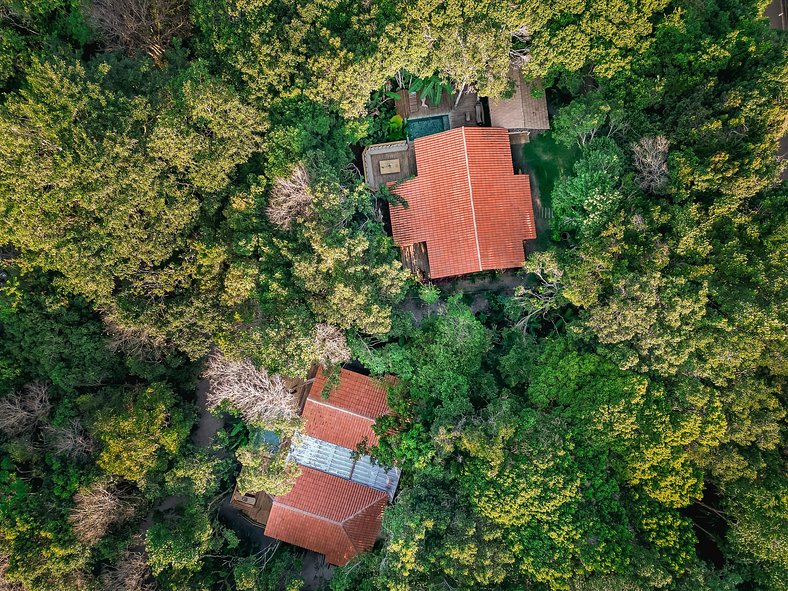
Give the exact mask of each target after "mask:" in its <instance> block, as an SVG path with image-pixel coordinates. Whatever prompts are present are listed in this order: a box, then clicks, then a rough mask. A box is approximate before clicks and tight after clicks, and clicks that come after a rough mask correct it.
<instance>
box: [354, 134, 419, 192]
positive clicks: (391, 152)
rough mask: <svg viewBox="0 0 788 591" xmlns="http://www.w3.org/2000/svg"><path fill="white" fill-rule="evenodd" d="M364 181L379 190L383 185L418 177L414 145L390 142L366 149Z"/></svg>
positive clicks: (403, 142) (364, 155) (404, 142)
mask: <svg viewBox="0 0 788 591" xmlns="http://www.w3.org/2000/svg"><path fill="white" fill-rule="evenodd" d="M362 159H363V161H364V180H366V182H367V185H368V186H369V187H370V188H371V189H373V190H375V191H376V190H377V189H378V188H379V187H380V186H381V185H385V184H386V183H392V182H397V181H403V180H405V179H409V178H411V177H413V176H416V153H415V152H414V150H413V144H411V143H409V142H406V141H404V140H403V141H401V142H389V143H386V144H375V145H374V146H367V147H366V148H364V154H363V157H362Z"/></svg>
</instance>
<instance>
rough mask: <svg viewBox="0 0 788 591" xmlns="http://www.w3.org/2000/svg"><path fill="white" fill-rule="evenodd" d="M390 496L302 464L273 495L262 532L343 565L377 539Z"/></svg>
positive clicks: (329, 561)
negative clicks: (287, 487) (290, 483)
mask: <svg viewBox="0 0 788 591" xmlns="http://www.w3.org/2000/svg"><path fill="white" fill-rule="evenodd" d="M388 500H389V498H388V495H387V494H386V493H385V492H383V491H379V490H375V489H374V488H370V487H368V486H364V485H361V484H357V483H355V482H351V481H349V480H345V479H344V478H339V477H337V476H332V475H330V474H326V473H325V472H320V471H319V470H313V469H312V468H306V467H304V466H302V467H301V476H299V477H298V479H297V480H296V484H295V486H294V487H293V489H292V490H291V491H290V492H289V493H287V494H286V495H283V496H281V497H276V498H275V499H274V504H273V507H272V509H271V514H270V516H269V517H268V523H267V524H266V527H265V534H266V535H267V536H270V537H272V538H276V539H277V540H282V541H283V542H287V543H288V544H293V545H295V546H300V547H301V548H307V549H308V550H313V551H314V552H319V553H321V554H325V556H326V561H327V562H328V563H329V564H336V565H338V566H343V565H345V564H347V562H348V561H349V560H350V559H351V558H353V557H354V556H356V555H357V554H360V553H361V552H365V551H367V550H369V549H370V548H372V546H373V545H374V544H375V540H376V539H377V536H378V533H379V532H380V526H381V522H382V519H383V511H384V510H385V508H386V505H387V503H388Z"/></svg>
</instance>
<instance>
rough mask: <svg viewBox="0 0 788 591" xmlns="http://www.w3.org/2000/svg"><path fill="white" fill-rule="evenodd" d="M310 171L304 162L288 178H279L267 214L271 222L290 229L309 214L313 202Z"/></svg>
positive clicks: (272, 190)
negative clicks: (297, 220)
mask: <svg viewBox="0 0 788 591" xmlns="http://www.w3.org/2000/svg"><path fill="white" fill-rule="evenodd" d="M310 182H311V181H310V178H309V172H308V171H307V170H306V167H304V165H303V164H298V165H296V167H295V168H294V169H293V172H292V174H291V175H290V176H289V177H286V178H278V179H276V181H274V186H273V187H272V188H271V201H270V203H269V204H268V208H267V209H266V215H267V216H268V219H269V220H270V221H271V223H273V224H276V225H277V226H279V227H280V228H283V229H285V230H288V229H289V228H290V226H291V225H292V223H293V222H294V221H295V220H296V219H298V218H299V217H306V216H307V215H308V214H309V207H310V205H311V204H312V191H311V190H310V187H309V185H310Z"/></svg>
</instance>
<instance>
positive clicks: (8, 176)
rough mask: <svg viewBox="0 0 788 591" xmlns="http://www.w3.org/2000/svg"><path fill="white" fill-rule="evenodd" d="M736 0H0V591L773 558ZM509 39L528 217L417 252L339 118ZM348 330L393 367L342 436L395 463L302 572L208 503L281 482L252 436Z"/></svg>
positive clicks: (346, 122)
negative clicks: (506, 264)
mask: <svg viewBox="0 0 788 591" xmlns="http://www.w3.org/2000/svg"><path fill="white" fill-rule="evenodd" d="M767 4H768V3H767V2H766V0H757V1H756V0H608V1H604V2H600V1H597V0H560V1H558V2H555V1H548V0H532V1H528V2H526V1H511V0H363V1H358V0H233V1H230V0H123V1H121V0H86V1H82V0H79V1H78V0H0V590H2V591H5V590H8V591H83V590H94V589H99V590H106V591H152V590H153V589H162V590H170V591H180V590H187V589H188V590H199V591H214V590H216V591H219V590H226V591H269V590H271V591H272V590H275V589H286V590H288V591H296V590H297V589H301V588H319V585H322V586H323V588H326V589H331V590H333V591H344V590H348V591H350V590H357V589H362V590H365V591H377V590H380V591H384V590H385V591H389V590H390V591H408V590H414V591H416V590H436V591H437V590H438V589H442V590H447V591H454V590H460V589H462V590H471V589H499V590H511V591H515V590H524V589H533V590H536V591H542V590H544V591H563V590H572V591H602V590H605V591H649V590H665V591H696V590H708V591H781V590H788V456H787V455H786V453H787V452H786V450H787V449H788V439H787V437H788V432H786V413H787V412H788V398H787V397H786V381H785V380H786V371H787V370H788V368H787V367H786V354H787V353H788V351H787V350H786V325H787V324H788V318H787V314H788V312H787V310H788V306H786V291H787V290H788V282H787V281H786V277H788V275H786V266H787V264H788V219H787V218H788V203H787V201H788V188H787V187H786V184H785V181H784V180H781V173H783V170H784V165H785V161H784V160H782V159H781V158H780V157H778V150H779V142H780V139H781V138H783V137H784V136H785V135H786V133H787V132H788V108H786V97H785V89H786V88H787V87H788V86H787V84H788V52H786V34H785V32H784V31H783V30H779V29H773V28H770V26H769V21H768V19H767V18H766V17H764V16H763V15H764V10H765V9H766V6H767ZM512 68H516V69H519V70H520V71H521V72H522V75H523V76H524V79H525V80H526V81H537V80H538V81H540V84H541V86H540V88H543V92H544V94H545V96H546V98H547V103H548V105H549V113H550V131H548V132H546V133H545V134H542V135H536V134H533V136H532V137H531V142H532V147H533V149H532V150H531V149H529V150H531V151H526V152H525V154H526V155H528V154H536V153H537V150H536V147H535V146H547V148H545V149H547V150H549V156H548V158H554V159H555V161H551V162H547V163H538V162H535V161H531V162H529V161H528V157H526V165H527V166H530V167H531V168H530V169H529V170H530V172H532V173H534V174H532V183H533V182H534V179H536V178H537V177H538V175H539V174H540V171H539V170H537V168H538V167H539V166H541V165H542V164H544V165H545V166H547V168H546V170H550V171H554V172H553V173H552V176H551V177H550V178H549V183H547V184H545V183H542V186H541V191H542V195H541V198H542V199H543V201H544V204H545V205H546V206H549V209H550V212H551V215H550V218H549V229H548V230H546V231H545V232H544V234H543V235H540V236H539V237H538V241H536V243H535V245H534V246H533V248H530V247H529V250H528V255H527V258H526V260H525V263H524V265H523V268H522V269H519V270H515V271H507V272H490V273H485V274H480V275H478V276H473V277H471V278H463V280H462V281H457V282H453V281H436V282H434V283H429V282H424V281H422V282H420V281H419V280H418V278H417V277H415V276H414V275H413V274H412V273H410V272H409V271H408V270H407V269H406V268H405V267H404V266H403V265H402V263H401V262H400V255H399V252H398V251H397V249H396V247H395V246H394V242H393V240H392V238H391V236H390V224H389V218H388V206H389V203H390V202H391V201H392V199H393V198H394V197H393V196H392V194H391V192H390V191H389V190H387V189H385V188H384V189H383V190H380V191H373V190H372V189H370V188H369V187H368V186H367V185H366V184H365V182H364V179H363V178H362V175H361V173H360V167H361V158H360V154H361V151H362V149H363V147H364V146H367V145H370V144H374V143H380V142H385V141H389V140H391V139H392V137H391V135H392V129H395V128H396V129H395V131H396V132H397V133H400V134H402V135H401V136H400V137H405V136H404V132H403V127H402V126H403V125H406V123H403V122H402V121H401V120H400V121H399V127H397V126H396V125H394V126H392V124H393V123H394V121H393V117H392V116H393V115H395V111H394V108H393V97H392V94H393V93H392V91H394V90H397V91H398V90H400V89H402V88H405V87H407V86H408V85H413V84H420V85H421V87H422V88H423V87H426V86H427V85H428V84H429V85H431V88H438V89H439V90H440V92H447V93H451V92H453V93H466V92H469V91H471V90H472V91H475V92H477V93H478V94H479V95H480V96H485V97H490V98H493V99H494V98H501V97H509V96H511V95H512V93H513V92H514V85H513V83H512V81H511V80H510V78H509V75H510V71H511V69H512ZM535 87H536V85H535ZM397 139H398V138H397ZM540 142H541V143H540ZM782 156H783V157H784V154H783V155H782ZM559 160H560V162H558V161H559ZM558 164H561V166H558ZM501 284H503V285H505V286H506V289H498V288H496V287H495V286H498V285H501ZM348 362H354V363H356V364H360V365H361V366H363V367H364V368H365V371H368V372H369V373H370V374H371V376H372V377H383V376H389V375H393V376H396V382H390V383H392V384H394V385H392V386H391V387H390V388H389V391H388V403H389V407H390V408H391V410H392V413H391V414H389V415H386V416H384V417H381V418H380V419H379V420H378V421H377V423H376V425H375V432H376V433H377V434H378V441H377V444H376V445H373V446H369V447H368V448H365V449H363V450H361V451H362V452H364V453H369V454H371V455H372V456H373V457H374V458H375V460H376V461H377V462H378V463H380V464H381V465H383V466H386V467H392V466H396V467H398V468H400V469H401V470H402V478H401V480H400V486H399V490H398V492H397V495H396V498H395V501H394V503H393V504H392V505H390V506H389V507H388V508H387V510H386V512H385V515H384V518H383V530H382V535H381V539H380V540H378V542H377V544H376V546H375V548H374V549H373V550H372V551H371V552H369V553H366V554H363V555H361V556H359V557H358V558H356V559H354V561H352V562H351V563H350V564H349V565H347V566H345V567H341V568H337V569H333V570H332V573H331V574H332V576H331V578H330V580H328V579H326V580H323V581H321V582H320V583H319V584H318V586H315V583H314V581H313V582H311V583H310V582H309V581H306V580H305V579H304V572H306V571H303V570H302V562H303V560H304V554H303V552H302V551H301V550H299V549H297V548H293V547H288V546H286V545H281V546H280V545H278V544H274V545H272V546H266V547H263V546H261V545H260V543H259V540H258V539H257V538H256V537H255V535H254V534H251V535H250V534H249V529H250V526H248V524H241V525H239V523H238V521H239V520H237V519H236V520H235V521H234V520H233V519H231V518H229V517H228V515H229V513H228V511H227V506H228V502H227V499H228V496H229V494H230V493H232V491H233V488H234V487H235V484H236V483H239V486H241V487H243V488H265V489H266V490H271V491H276V494H285V493H286V492H287V491H288V490H290V488H291V487H292V483H293V481H294V479H295V478H297V475H298V470H297V468H296V467H294V465H293V464H292V462H290V461H288V459H287V458H286V457H285V456H284V455H282V454H279V455H277V454H269V455H265V454H263V452H262V451H261V446H260V443H259V433H260V431H261V430H270V431H272V432H275V433H276V435H277V436H278V437H279V438H281V439H283V440H286V439H289V438H290V437H291V436H292V435H293V433H294V432H295V431H296V430H297V429H298V428H299V427H300V426H301V422H300V421H301V419H300V418H299V417H298V416H297V415H298V413H297V405H295V403H294V401H293V398H292V392H291V390H290V385H289V384H290V381H289V380H293V379H296V380H297V379H301V380H303V379H306V377H307V372H308V371H309V370H310V368H311V367H313V366H314V365H315V364H321V365H322V366H323V367H325V368H326V370H327V373H331V372H332V371H334V370H336V369H337V368H339V367H341V366H342V365H343V364H346V363H348ZM211 385H212V386H211ZM209 411H212V412H213V413H214V415H215V417H213V418H211V414H210V412H209ZM216 417H218V418H216ZM211 421H214V422H216V423H217V424H216V426H215V428H214V432H212V433H211V435H205V430H206V429H207V427H206V425H208V424H209V423H210V422H211ZM261 536H262V534H260V537H261ZM309 585H312V586H309Z"/></svg>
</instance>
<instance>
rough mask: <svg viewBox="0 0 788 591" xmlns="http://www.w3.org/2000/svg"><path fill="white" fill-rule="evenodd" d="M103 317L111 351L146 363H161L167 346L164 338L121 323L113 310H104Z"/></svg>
mask: <svg viewBox="0 0 788 591" xmlns="http://www.w3.org/2000/svg"><path fill="white" fill-rule="evenodd" d="M102 317H103V320H104V327H105V329H106V333H107V336H108V337H109V341H108V343H107V346H108V347H109V348H110V350H112V351H116V352H117V351H122V352H123V353H126V354H127V355H130V356H132V357H136V358H137V359H141V360H144V361H160V360H161V359H162V358H163V356H164V350H165V348H166V345H167V344H166V342H165V340H164V338H163V337H161V336H160V335H155V334H152V333H150V332H149V331H146V330H145V329H144V328H140V327H136V326H129V325H127V324H125V323H123V322H121V321H120V320H119V319H118V318H117V317H116V316H115V315H114V314H113V312H112V311H111V310H103V314H102Z"/></svg>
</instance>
